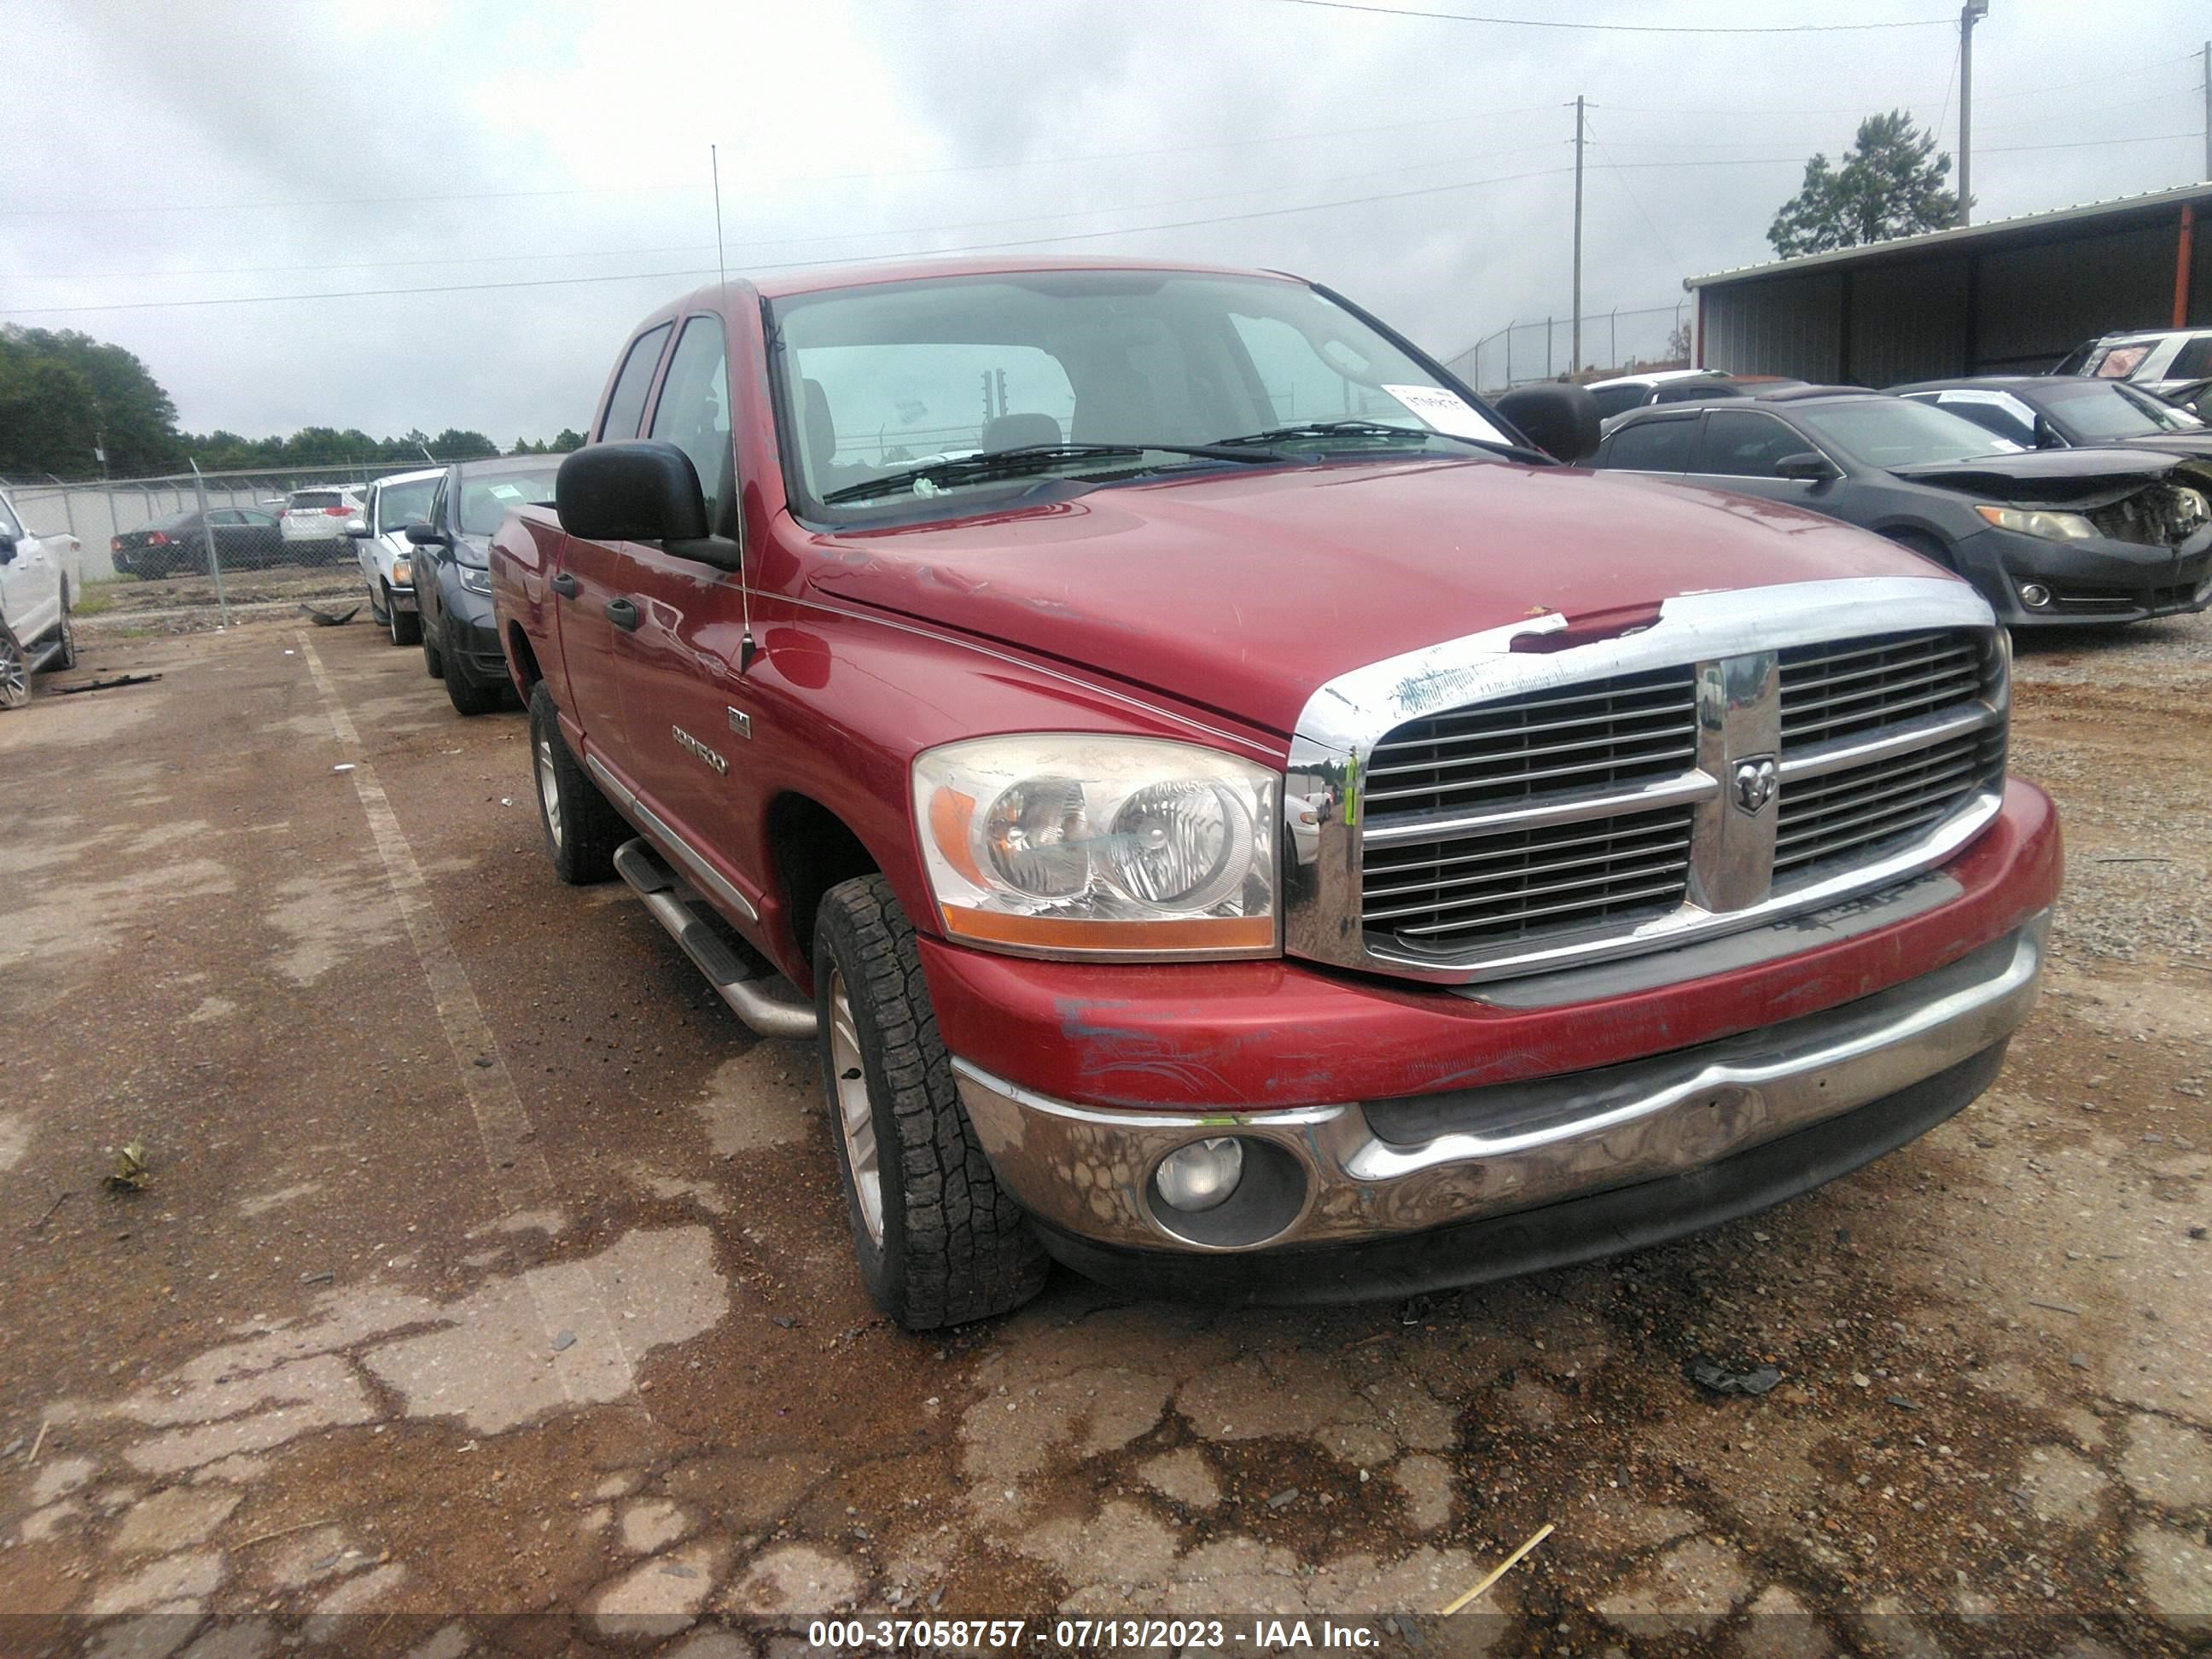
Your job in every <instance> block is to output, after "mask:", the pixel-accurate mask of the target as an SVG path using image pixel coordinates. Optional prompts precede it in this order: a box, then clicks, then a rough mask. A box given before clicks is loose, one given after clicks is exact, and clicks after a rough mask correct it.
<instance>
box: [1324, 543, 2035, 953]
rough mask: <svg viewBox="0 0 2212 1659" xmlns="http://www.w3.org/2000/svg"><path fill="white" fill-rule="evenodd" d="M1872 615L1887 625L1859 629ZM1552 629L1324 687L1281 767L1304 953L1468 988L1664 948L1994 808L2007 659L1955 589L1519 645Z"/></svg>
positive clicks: (1715, 597)
mask: <svg viewBox="0 0 2212 1659" xmlns="http://www.w3.org/2000/svg"><path fill="white" fill-rule="evenodd" d="M1866 617H1881V618H1882V619H1883V620H1884V621H1885V622H1887V623H1889V624H1890V627H1891V630H1892V631H1888V632H1885V633H1882V634H1880V635H1858V636H1856V637H1855V636H1853V635H1851V634H1850V631H1849V630H1850V627H1851V625H1852V624H1853V623H1861V625H1863V619H1864V618H1866ZM1560 625H1561V624H1560V623H1559V622H1558V621H1556V620H1541V619H1540V620H1537V621H1533V622H1529V623H1518V624H1509V625H1508V626H1506V627H1504V628H1501V629H1495V630H1493V631H1492V633H1491V634H1489V635H1479V636H1476V637H1475V638H1474V639H1472V640H1467V641H1455V642H1453V643H1452V644H1450V645H1449V646H1439V647H1432V648H1431V649H1429V650H1427V651H1423V652H1415V653H1407V656H1405V657H1403V658H1395V659H1389V660H1388V661H1386V662H1383V663H1378V664H1375V665H1372V666H1371V667H1370V668H1368V669H1364V670H1360V671H1357V672H1355V673H1354V674H1352V675H1348V676H1345V677H1341V678H1339V679H1338V680H1335V681H1332V682H1331V683H1330V684H1329V685H1328V686H1327V687H1324V688H1322V690H1319V691H1317V692H1316V695H1315V696H1314V698H1313V699H1312V700H1311V701H1310V702H1309V703H1308V705H1307V708H1306V711H1305V712H1304V714H1302V715H1301V718H1300V725H1299V728H1298V730H1299V736H1298V738H1297V741H1296V742H1295V743H1294V744H1293V746H1292V750H1291V764H1290V766H1289V767H1288V768H1287V772H1288V774H1289V776H1288V779H1287V782H1286V796H1287V798H1289V799H1293V800H1296V801H1299V802H1303V803H1305V804H1306V805H1307V806H1308V807H1309V808H1310V810H1311V811H1313V812H1314V813H1315V814H1316V817H1308V818H1307V819H1306V820H1305V823H1308V824H1313V825H1316V827H1315V828H1311V829H1305V830H1304V831H1302V832H1301V831H1297V830H1296V829H1295V826H1294V832H1293V834H1292V835H1291V837H1290V840H1289V842H1288V843H1287V845H1288V848H1289V854H1290V858H1291V868H1290V870H1289V872H1288V874H1287V876H1286V884H1285V891H1286V908H1285V932H1284V939H1285V945H1286V947H1287V948H1288V949H1289V950H1290V951H1291V952H1292V953H1293V954H1295V955H1299V956H1304V957H1310V958H1312V959H1315V960H1318V961H1322V962H1328V963H1337V964H1340V965H1342V966H1346V967H1352V968H1366V969H1376V970H1379V971H1383V972H1386V973H1392V974H1399V975H1407V976H1410V977H1413V978H1426V979H1437V980H1445V981H1462V982H1463V981H1480V980H1483V979H1490V978H1498V977H1503V976H1506V975H1513V974H1519V973H1527V972H1532V971H1535V970H1537V969H1544V968H1549V967H1553V966H1558V965H1565V963H1571V962H1577V961H1586V960H1597V959H1603V958H1605V957H1614V956H1621V955H1627V954H1633V953H1636V952H1639V951H1650V950H1656V949H1660V948H1662V947H1664V946H1666V945H1670V944H1674V943H1678V942H1685V941H1686V940H1688V939H1693V938H1697V937H1700V936H1702V935H1704V934H1707V933H1714V932H1726V931H1729V930H1730V929H1732V928H1740V927H1749V926H1753V925H1755V924H1758V923H1759V922H1762V921H1767V920H1771V919H1778V918H1779V917H1782V916H1784V915H1792V914H1795V913H1797V912H1800V911H1803V910H1806V909H1809V908H1820V906H1822V905H1825V904H1828V903H1832V902H1836V901H1838V900H1840V899H1842V898H1844V897H1847V896H1850V895H1852V894H1856V893H1858V892H1862V891H1866V890H1871V889H1874V888H1876V887H1879V886H1883V885H1887V884H1892V883H1894V882H1896V881H1898V880H1900V879H1903V878H1906V877H1909V876H1911V874H1913V873H1914V872H1917V871H1920V870H1923V869H1925V868H1927V867H1929V866H1930V865H1933V864H1936V863H1938V862H1941V861H1942V860H1944V859H1946V858H1948V857H1949V856H1951V854H1953V853H1954V852H1955V851H1956V850H1957V849H1958V848H1960V847H1962V846H1964V845H1965V844H1966V842H1967V841H1969V840H1971V839H1972V837H1973V836H1975V835H1976V834H1978V832H1979V830H1980V829H1982V827H1983V826H1984V825H1985V824H1986V823H1988V821H1989V819H1990V817H1991V816H1992V815H1993V814H1994V813H1995V811H1996V803H1997V798H1998V790H1999V787H2000V786H2001V783H2002V772H2003V764H2004V725H2005V715H2006V710H2007V700H2008V687H2007V684H2006V668H2007V664H2006V653H2005V646H2004V642H2003V635H2002V633H2001V632H2000V631H1999V630H1998V629H1996V627H1995V626H1994V624H1993V623H1992V622H1991V619H1990V616H1989V612H1988V610H1987V608H1986V606H1985V605H1984V604H1983V602H1982V601H1981V600H1980V599H1978V598H1977V597H1976V596H1975V595H1974V594H1973V593H1972V590H1970V589H1968V588H1966V586H1964V585H1963V584H1960V583H1958V582H1955V581H1951V580H1929V579H1926V578H1895V579H1887V578H1875V579H1865V580H1842V581H1834V582H1818V583H1804V584H1797V585H1795V586H1785V587H1781V588H1775V589H1765V590H1752V591H1749V592H1715V593H1710V594H1695V595H1686V596H1683V597H1681V598H1679V599H1672V600H1669V601H1667V602H1666V604H1665V605H1662V608H1661V615H1660V619H1659V621H1658V623H1656V624H1646V625H1644V627H1641V628H1638V629H1634V630H1632V631H1628V632H1624V633H1623V634H1621V635H1618V636H1616V637H1613V638H1607V639H1603V640H1600V641H1592V642H1590V643H1589V644H1586V645H1570V646H1564V647H1561V646H1557V645H1553V647H1552V648H1551V649H1548V650H1547V649H1546V648H1545V645H1546V644H1550V643H1551V642H1549V641H1546V642H1544V643H1542V644H1539V645H1537V646H1536V647H1535V648H1534V649H1530V648H1529V647H1528V645H1527V644H1525V643H1523V642H1522V638H1521V636H1522V635H1524V634H1529V633H1534V634H1537V635H1542V634H1545V633H1556V632H1557V631H1558V630H1559V626H1560ZM1578 668H1579V669H1580V670H1581V672H1580V673H1577V672H1576V670H1577V669H1578ZM1376 713H1389V714H1394V715H1395V718H1389V719H1375V720H1372V724H1369V725H1365V726H1361V725H1360V724H1359V723H1358V722H1359V721H1360V720H1367V719H1371V718H1372V715H1373V714H1376Z"/></svg>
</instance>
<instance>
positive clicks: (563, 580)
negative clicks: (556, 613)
mask: <svg viewBox="0 0 2212 1659" xmlns="http://www.w3.org/2000/svg"><path fill="white" fill-rule="evenodd" d="M553 591H554V592H556V593H558V594H559V595H560V596H561V597H562V599H574V598H575V597H576V595H577V594H578V593H579V592H581V591H582V590H581V589H580V587H579V586H577V583H576V579H575V578H574V576H572V575H570V574H568V572H567V571H565V570H563V571H562V572H561V573H560V574H558V575H556V577H554V578H553Z"/></svg>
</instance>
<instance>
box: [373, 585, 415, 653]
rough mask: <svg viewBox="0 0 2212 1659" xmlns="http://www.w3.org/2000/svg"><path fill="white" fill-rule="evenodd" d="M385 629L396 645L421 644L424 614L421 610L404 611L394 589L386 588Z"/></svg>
mask: <svg viewBox="0 0 2212 1659" xmlns="http://www.w3.org/2000/svg"><path fill="white" fill-rule="evenodd" d="M383 621H384V631H385V633H386V635H389V636H390V638H391V640H392V644H394V645H419V644H421V643H422V612H420V611H402V610H401V609H400V608H399V604H398V600H396V599H393V598H392V590H391V589H390V588H388V587H387V588H386V589H385V590H384V617H383Z"/></svg>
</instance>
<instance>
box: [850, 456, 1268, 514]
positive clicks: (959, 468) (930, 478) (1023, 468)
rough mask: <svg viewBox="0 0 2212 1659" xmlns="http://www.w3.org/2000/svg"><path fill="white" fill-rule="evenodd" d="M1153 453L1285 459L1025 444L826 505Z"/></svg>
mask: <svg viewBox="0 0 2212 1659" xmlns="http://www.w3.org/2000/svg"><path fill="white" fill-rule="evenodd" d="M1152 453H1161V454H1167V455H1192V456H1196V457H1197V458H1199V459H1201V460H1209V461H1236V462H1238V463H1240V464H1242V465H1248V466H1249V465H1255V464H1257V463H1261V462H1266V461H1279V460H1281V459H1283V457H1281V456H1279V455H1276V454H1273V453H1269V452H1267V451H1266V450H1263V449H1260V448H1258V447H1237V448H1229V447H1225V446H1222V445H1219V444H1024V445H1022V446H1021V447H1018V448H1016V449H993V450H987V451H985V452H984V453H982V454H980V455H963V456H960V457H959V458H957V459H954V460H949V461H931V462H929V463H927V465H921V466H912V467H908V469H907V470H906V471H903V472H890V473H886V474H885V475H884V477H880V478H871V479H869V480H868V481H867V482H866V483H856V484H847V485H846V486H845V487H844V488H843V489H833V490H831V491H830V492H829V494H828V495H824V496H823V498H822V499H823V501H824V502H825V503H830V502H837V501H866V500H867V499H868V498H869V497H870V496H872V495H891V494H894V493H895V492H896V491H898V490H901V489H913V488H914V487H915V485H917V484H919V483H922V482H924V481H925V480H926V481H927V482H928V483H933V484H937V483H953V484H962V483H987V482H988V481H989V480H991V479H993V478H1018V477H1022V476H1023V475H1024V474H1026V473H1030V472H1042V471H1045V470H1046V469H1047V468H1048V467H1054V466H1058V465H1062V464H1063V463H1065V462H1068V461H1103V460H1112V459H1115V458H1117V457H1120V456H1124V455H1147V454H1152Z"/></svg>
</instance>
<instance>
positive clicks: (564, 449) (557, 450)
mask: <svg viewBox="0 0 2212 1659" xmlns="http://www.w3.org/2000/svg"><path fill="white" fill-rule="evenodd" d="M582 447H584V435H583V434H582V433H580V432H579V431H577V430H576V428H574V427H573V426H564V427H562V428H561V430H560V433H559V435H557V436H556V437H555V438H554V440H553V442H552V444H551V446H550V451H551V453H553V454H556V455H566V454H568V453H569V452H570V451H571V450H576V449H581V448H582Z"/></svg>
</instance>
